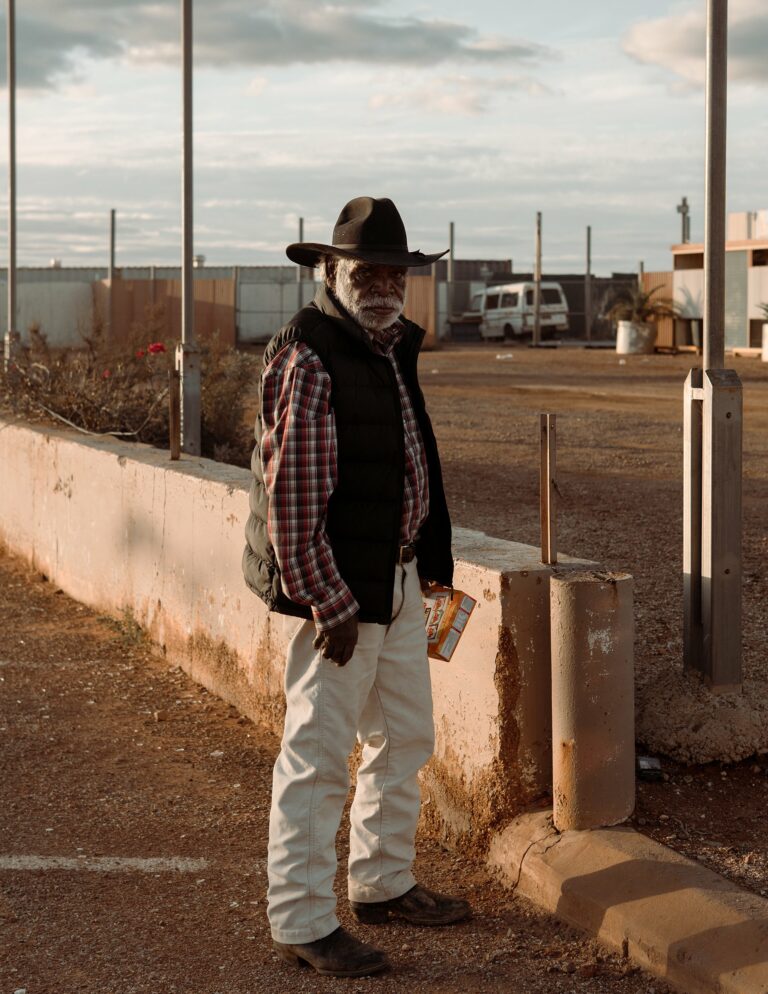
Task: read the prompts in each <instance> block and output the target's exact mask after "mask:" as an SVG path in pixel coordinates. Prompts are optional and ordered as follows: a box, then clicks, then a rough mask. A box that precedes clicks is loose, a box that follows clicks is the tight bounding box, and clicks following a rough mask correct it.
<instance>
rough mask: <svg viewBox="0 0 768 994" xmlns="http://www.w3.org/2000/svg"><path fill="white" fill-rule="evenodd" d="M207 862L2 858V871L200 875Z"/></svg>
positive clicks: (155, 858)
mask: <svg viewBox="0 0 768 994" xmlns="http://www.w3.org/2000/svg"><path fill="white" fill-rule="evenodd" d="M207 867H208V860H207V859H195V858H187V857H184V856H153V857H149V858H147V859H142V858H141V857H134V856H76V857H73V856H0V870H93V871H96V872H97V873H115V872H128V873H168V872H173V873H199V872H200V870H205V869H207Z"/></svg>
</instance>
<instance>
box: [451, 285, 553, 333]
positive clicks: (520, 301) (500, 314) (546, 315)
mask: <svg viewBox="0 0 768 994" xmlns="http://www.w3.org/2000/svg"><path fill="white" fill-rule="evenodd" d="M535 293H536V289H535V284H534V283H532V282H529V283H503V284H502V285H500V286H488V287H486V288H485V290H481V291H480V293H476V294H475V295H474V296H473V297H472V303H471V305H470V311H471V312H472V313H473V314H479V315H480V337H481V338H508V339H509V338H522V337H523V336H530V335H532V334H533V323H534V314H535V306H534V301H535V299H536V298H535ZM566 331H568V303H567V301H566V299H565V294H564V293H563V288H562V287H561V286H560V284H559V283H542V284H541V337H542V338H544V337H546V336H547V335H551V334H552V333H553V332H566Z"/></svg>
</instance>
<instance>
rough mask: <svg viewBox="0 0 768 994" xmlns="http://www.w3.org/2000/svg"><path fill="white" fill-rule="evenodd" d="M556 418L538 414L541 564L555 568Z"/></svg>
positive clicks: (550, 415) (552, 415) (551, 415)
mask: <svg viewBox="0 0 768 994" xmlns="http://www.w3.org/2000/svg"><path fill="white" fill-rule="evenodd" d="M556 423H557V417H556V415H554V414H540V415H539V431H540V434H541V443H540V456H541V459H540V468H539V481H540V486H539V516H540V520H541V561H542V562H543V563H545V564H549V565H551V566H554V565H556V564H557V507H556V504H555V494H556V492H557V490H556V488H557V483H556V475H557V430H556Z"/></svg>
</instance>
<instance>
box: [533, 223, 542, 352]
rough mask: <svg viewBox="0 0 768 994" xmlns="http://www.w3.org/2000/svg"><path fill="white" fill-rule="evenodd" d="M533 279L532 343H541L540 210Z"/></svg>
mask: <svg viewBox="0 0 768 994" xmlns="http://www.w3.org/2000/svg"><path fill="white" fill-rule="evenodd" d="M533 280H534V284H533V344H534V345H541V211H536V257H535V262H534V269H533Z"/></svg>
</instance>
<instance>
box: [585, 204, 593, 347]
mask: <svg viewBox="0 0 768 994" xmlns="http://www.w3.org/2000/svg"><path fill="white" fill-rule="evenodd" d="M584 328H585V329H586V338H587V341H588V342H591V341H592V226H591V225H589V224H588V225H587V272H586V275H585V277H584Z"/></svg>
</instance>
